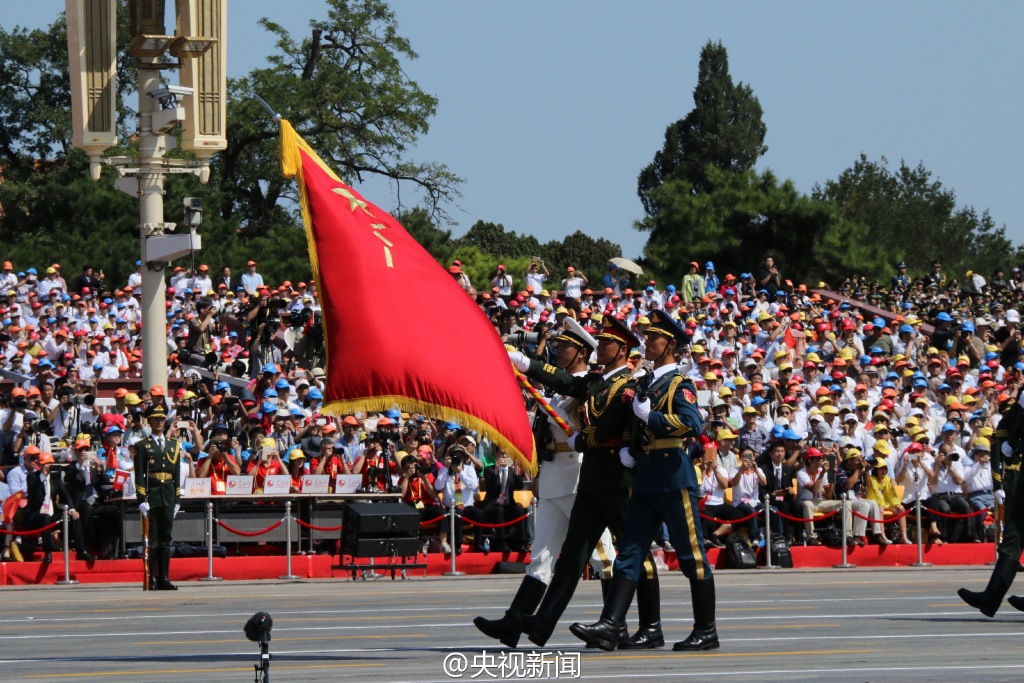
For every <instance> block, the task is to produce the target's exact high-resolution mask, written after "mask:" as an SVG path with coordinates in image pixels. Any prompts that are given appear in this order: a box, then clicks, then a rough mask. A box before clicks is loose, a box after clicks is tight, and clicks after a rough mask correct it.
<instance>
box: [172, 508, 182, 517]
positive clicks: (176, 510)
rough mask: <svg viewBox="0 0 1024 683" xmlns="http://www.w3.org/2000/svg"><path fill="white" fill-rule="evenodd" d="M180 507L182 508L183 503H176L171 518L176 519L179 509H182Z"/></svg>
mask: <svg viewBox="0 0 1024 683" xmlns="http://www.w3.org/2000/svg"><path fill="white" fill-rule="evenodd" d="M180 509H181V505H175V506H174V514H173V515H171V519H174V518H175V517H177V516H178V510H180Z"/></svg>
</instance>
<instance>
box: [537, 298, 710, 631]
mask: <svg viewBox="0 0 1024 683" xmlns="http://www.w3.org/2000/svg"><path fill="white" fill-rule="evenodd" d="M650 318H651V325H650V327H648V328H647V330H646V331H645V334H646V337H647V339H646V341H647V343H646V348H645V356H646V359H647V360H649V361H652V362H653V363H654V369H653V370H652V371H651V372H650V373H649V374H648V375H647V376H646V377H644V378H642V379H641V381H640V383H638V386H637V394H636V396H635V397H634V398H633V401H632V412H633V414H634V415H635V416H636V419H637V420H638V421H639V424H638V426H639V429H637V430H636V436H635V438H633V439H632V440H631V445H630V448H624V449H622V451H621V452H620V457H621V458H622V462H623V464H624V465H625V466H626V467H632V468H634V471H633V495H632V497H631V498H630V500H629V512H628V514H627V517H626V528H625V533H624V535H623V536H622V537H621V538H620V541H619V555H618V557H617V558H616V559H615V569H614V571H613V575H612V585H611V588H610V589H609V591H608V596H607V598H606V599H605V603H604V610H603V611H602V612H601V619H600V621H598V622H597V623H595V624H591V625H589V626H586V625H583V624H573V625H572V626H571V627H570V628H569V630H570V631H572V633H573V635H575V636H577V637H578V638H580V639H582V640H584V641H586V642H587V643H591V644H595V645H597V646H598V647H600V648H602V649H604V650H614V649H616V648H617V647H619V645H620V643H621V642H622V639H623V635H624V632H625V615H626V611H627V610H628V609H629V603H630V602H631V601H632V600H633V591H634V590H636V586H637V579H638V578H639V577H640V572H641V563H642V562H643V558H644V555H645V554H646V553H647V552H648V549H649V548H650V545H651V541H653V540H654V538H655V535H656V534H657V532H658V528H659V526H660V525H661V524H662V523H663V522H664V523H665V524H666V525H667V526H668V534H669V539H670V540H671V541H672V545H673V546H675V549H676V553H677V555H678V557H679V568H680V569H681V570H682V572H683V574H685V575H686V577H687V578H688V579H689V580H690V597H691V600H692V603H693V618H694V627H693V631H692V632H691V633H690V635H689V636H688V637H687V638H686V639H685V640H683V641H680V642H678V643H676V644H675V646H674V647H673V648H672V649H673V650H711V649H714V648H717V647H718V633H717V631H716V629H715V580H714V577H713V576H712V575H711V566H710V565H709V564H708V560H707V555H705V553H704V539H703V536H702V534H701V526H700V520H699V519H698V518H697V515H698V511H697V486H698V485H697V476H696V472H695V470H694V467H693V462H692V461H691V460H690V456H689V449H688V445H689V443H690V442H691V440H692V439H693V438H694V437H696V436H697V435H699V434H700V432H701V429H702V428H703V424H702V421H701V417H700V413H699V412H698V411H697V393H696V389H695V387H694V385H693V383H692V382H691V381H690V380H689V379H686V378H684V377H683V376H682V375H680V374H679V367H678V365H677V364H676V360H675V353H676V352H677V350H679V349H680V348H681V347H683V346H685V345H686V344H688V343H689V342H690V339H689V336H688V335H687V334H686V332H684V331H683V330H682V328H680V327H679V325H678V324H677V323H676V321H675V320H673V319H672V318H671V317H669V316H668V315H667V314H665V313H664V312H662V311H660V310H654V311H652V312H651V314H650ZM556 575H557V574H556ZM642 626H643V624H642ZM647 626H648V628H649V629H651V630H652V631H653V630H655V629H656V631H657V633H656V634H654V633H651V634H649V635H650V637H652V638H653V637H661V624H660V623H655V624H649V625H647Z"/></svg>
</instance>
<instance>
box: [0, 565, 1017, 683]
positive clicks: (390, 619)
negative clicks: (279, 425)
mask: <svg viewBox="0 0 1024 683" xmlns="http://www.w3.org/2000/svg"><path fill="white" fill-rule="evenodd" d="M254 561H258V560H254ZM988 572H989V569H988V568H987V567H973V568H929V569H909V568H906V569H857V570H774V571H763V570H757V571H748V572H738V571H721V572H718V573H717V574H716V578H717V583H718V625H719V634H720V636H721V639H722V648H721V649H720V650H717V651H713V652H710V653H703V654H698V655H684V654H679V653H673V652H672V651H671V649H670V648H671V642H672V641H674V640H680V639H682V638H684V637H685V636H686V635H687V633H688V632H689V628H690V625H691V614H690V609H689V592H688V588H687V585H686V582H685V580H684V579H683V577H682V576H681V575H679V574H678V573H672V574H671V575H668V576H663V577H662V598H663V611H662V614H663V617H665V619H664V623H665V631H666V633H665V635H666V639H667V640H669V649H662V650H656V651H648V652H639V653H634V652H622V651H619V652H614V653H604V652H597V651H593V650H590V651H588V650H585V649H583V648H581V645H582V643H580V642H579V641H577V640H576V639H575V638H573V636H572V635H571V634H570V633H569V632H568V629H567V627H568V625H569V624H570V623H572V622H573V621H585V622H592V621H596V620H597V618H598V616H599V614H600V609H601V605H600V588H599V585H598V582H596V581H588V582H583V583H581V585H580V588H579V590H578V591H577V593H576V596H575V598H574V599H573V602H572V604H571V605H570V607H569V609H568V611H567V612H566V614H565V615H564V619H563V620H562V623H561V624H560V625H559V627H558V630H557V631H556V632H555V636H554V637H553V639H552V642H550V643H549V644H548V648H546V649H545V650H543V651H541V650H537V649H536V648H526V647H524V645H530V644H529V643H528V641H526V639H525V638H524V639H523V643H522V644H521V645H520V649H519V650H518V651H517V653H522V654H516V655H511V654H510V653H509V651H507V650H505V649H504V648H502V647H500V646H499V647H494V645H495V644H496V643H494V642H493V641H489V640H488V639H487V638H485V637H484V636H483V635H481V634H480V633H478V632H477V630H476V629H475V628H474V627H473V625H472V623H471V622H472V618H473V617H474V616H475V615H478V614H483V615H487V616H492V617H493V616H499V615H500V614H502V613H503V611H504V609H505V608H506V607H507V606H508V602H509V601H510V600H511V597H512V595H513V593H514V592H515V590H516V588H517V586H518V582H519V579H520V577H514V576H513V577H509V576H494V577H460V578H429V579H424V578H413V579H410V580H408V581H400V580H399V581H394V582H392V581H391V579H387V578H385V579H380V580H376V581H374V580H370V581H366V582H363V581H359V582H352V581H349V580H342V579H336V580H330V581H309V582H302V583H283V582H274V581H262V582H232V583H218V584H211V583H199V582H193V583H189V584H184V585H182V586H181V589H180V590H179V591H177V592H175V593H172V592H153V593H144V592H142V591H141V590H140V589H139V588H138V587H137V586H135V585H131V586H127V585H117V586H109V585H107V586H89V585H87V586H69V587H58V586H51V587H7V588H4V589H3V591H2V592H0V647H2V649H3V652H2V654H0V679H2V680H3V681H39V680H58V681H71V680H99V681H190V682H198V681H252V680H253V677H254V672H253V664H254V663H255V662H256V661H257V658H258V648H257V646H256V645H255V644H253V643H251V642H249V641H247V640H246V639H245V637H244V635H243V633H242V625H243V624H244V623H245V621H246V619H247V618H248V617H249V616H250V615H251V614H252V613H253V612H255V611H258V610H265V611H267V612H270V613H271V614H272V615H273V618H274V629H273V635H272V642H271V652H272V653H273V660H272V663H271V674H272V680H273V681H275V682H278V681H339V680H362V681H417V682H419V683H422V682H426V681H451V680H458V678H453V677H451V676H449V675H446V672H445V670H444V663H445V660H446V658H448V660H449V662H452V661H455V660H459V659H461V658H462V657H463V656H464V657H465V659H464V660H462V661H464V662H466V664H467V666H468V667H469V668H468V669H467V670H466V671H465V672H464V673H462V675H461V677H460V678H461V679H462V680H471V678H472V677H473V675H474V674H476V677H475V680H495V679H496V678H500V677H502V676H501V672H502V669H501V668H500V667H501V664H502V663H503V662H504V663H505V664H506V666H513V665H519V666H523V665H525V666H530V665H529V662H531V661H532V662H533V663H534V665H533V666H532V667H531V668H530V669H529V671H530V672H531V673H534V672H538V671H539V672H540V674H543V673H544V672H546V673H547V674H548V675H547V677H546V678H547V679H551V678H555V675H554V674H555V673H556V672H557V671H558V669H557V668H556V667H561V668H562V671H567V672H569V673H571V672H572V671H573V670H574V669H575V667H578V669H577V670H578V671H579V672H580V674H581V678H582V679H585V680H598V679H645V678H670V679H688V678H694V679H697V678H711V679H716V680H717V679H724V680H748V681H782V680H784V681H823V680H829V681H968V680H969V681H1000V680H1004V681H1020V680H1022V679H1024V647H1022V643H1024V613H1020V612H1017V611H1016V610H1014V609H1013V608H1011V607H1010V606H1009V605H1004V606H1003V609H1002V610H1001V611H1000V613H999V614H998V615H997V616H996V618H995V619H987V618H985V617H983V616H981V615H980V614H978V613H977V612H974V611H972V610H970V609H969V608H967V607H966V606H965V605H963V604H962V603H961V602H960V601H959V599H958V598H957V597H956V589H957V587H959V586H962V585H964V586H969V587H974V588H977V589H980V588H982V587H984V584H985V581H986V580H987V577H988ZM1019 588H1020V589H1021V592H1022V593H1024V582H1022V585H1020V586H1019ZM630 624H631V626H635V613H631V614H630ZM516 657H521V658H523V659H518V660H517V659H515V658H516ZM452 658H455V659H454V660H453V659H452ZM538 662H540V663H542V665H538V664H537V663H538ZM485 664H486V665H493V668H491V667H485V666H484V665H485ZM505 671H506V672H508V671H511V670H510V669H505ZM567 677H569V676H568V674H563V675H559V676H558V678H567ZM504 678H510V676H508V675H506V676H505V677H504ZM512 678H514V677H512ZM534 679H535V680H537V679H538V677H536V676H535V678H534ZM527 680H529V679H527Z"/></svg>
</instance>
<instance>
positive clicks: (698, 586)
mask: <svg viewBox="0 0 1024 683" xmlns="http://www.w3.org/2000/svg"><path fill="white" fill-rule="evenodd" d="M690 600H691V601H692V602H693V631H691V632H690V635H689V636H687V637H686V640H681V641H679V642H678V643H676V644H675V645H673V646H672V649H673V650H675V651H677V652H690V651H694V650H717V649H718V630H717V629H716V628H715V577H714V576H709V577H707V578H706V579H690Z"/></svg>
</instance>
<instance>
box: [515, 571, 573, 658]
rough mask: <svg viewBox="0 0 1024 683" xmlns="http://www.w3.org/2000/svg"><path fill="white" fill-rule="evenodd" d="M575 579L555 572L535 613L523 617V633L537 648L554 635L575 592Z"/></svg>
mask: <svg viewBox="0 0 1024 683" xmlns="http://www.w3.org/2000/svg"><path fill="white" fill-rule="evenodd" d="M576 578H577V577H567V576H564V574H563V575H560V574H558V573H557V572H556V573H555V575H554V576H553V577H552V579H551V585H550V586H548V592H547V593H545V594H544V599H543V600H542V601H541V603H540V608H539V609H538V610H537V613H536V614H534V615H524V616H523V626H522V629H523V633H525V634H526V637H527V638H529V639H530V642H531V643H533V644H534V645H536V646H537V647H544V645H545V644H546V643H547V642H548V638H550V637H551V634H552V633H554V631H555V626H557V625H558V619H559V618H560V617H561V616H562V613H563V612H565V608H566V607H568V606H569V601H570V600H572V594H573V593H574V592H576Z"/></svg>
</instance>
